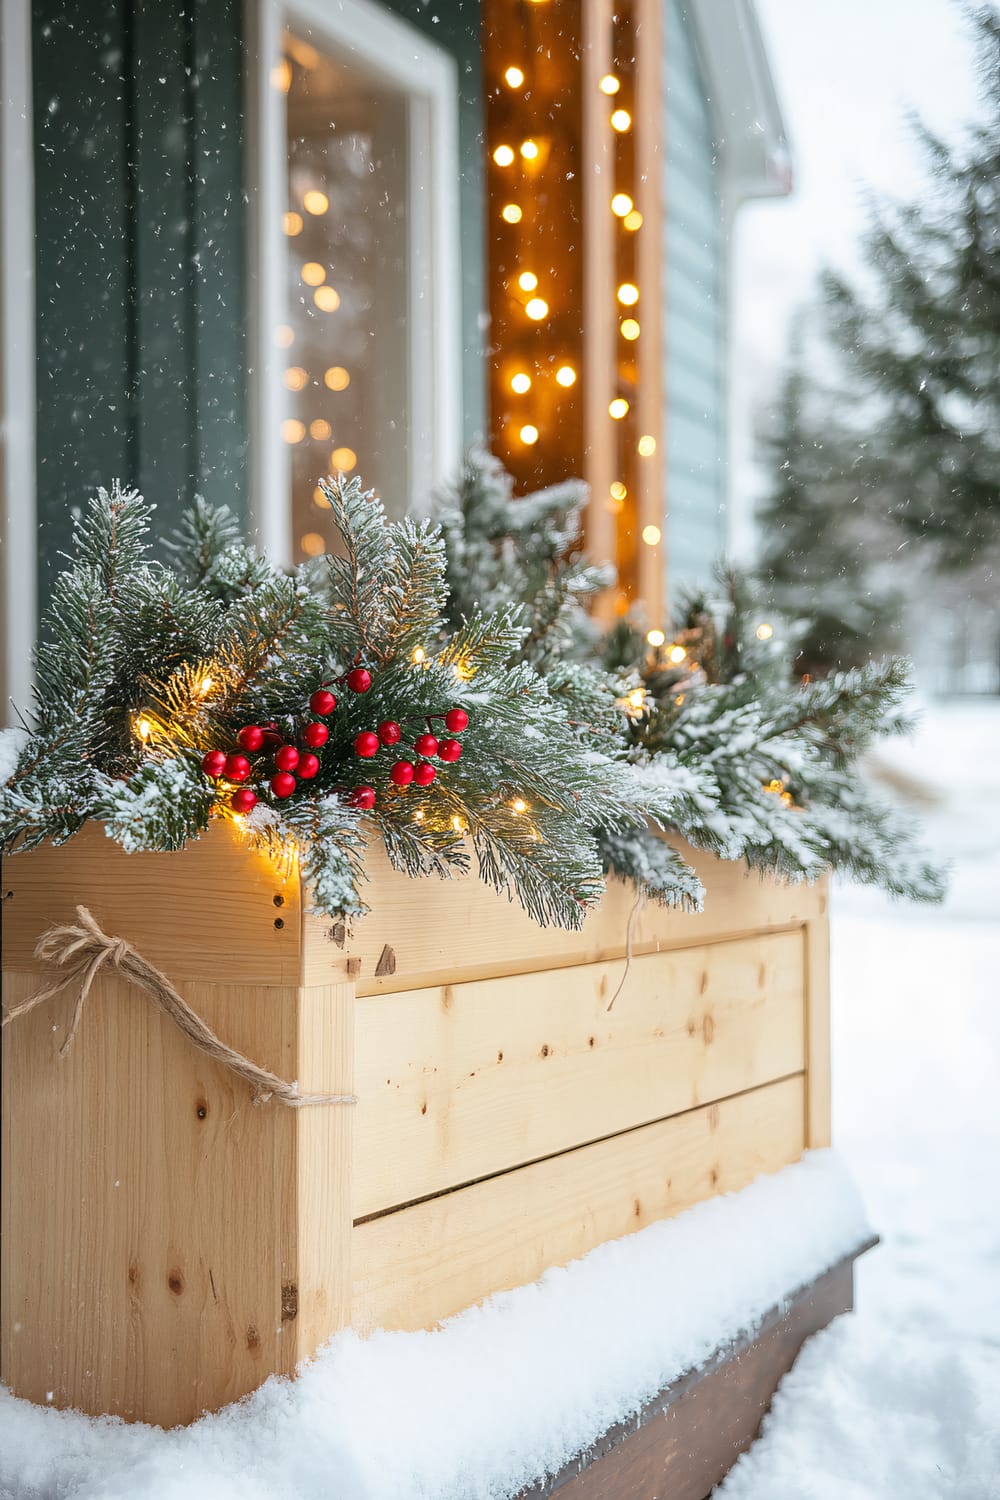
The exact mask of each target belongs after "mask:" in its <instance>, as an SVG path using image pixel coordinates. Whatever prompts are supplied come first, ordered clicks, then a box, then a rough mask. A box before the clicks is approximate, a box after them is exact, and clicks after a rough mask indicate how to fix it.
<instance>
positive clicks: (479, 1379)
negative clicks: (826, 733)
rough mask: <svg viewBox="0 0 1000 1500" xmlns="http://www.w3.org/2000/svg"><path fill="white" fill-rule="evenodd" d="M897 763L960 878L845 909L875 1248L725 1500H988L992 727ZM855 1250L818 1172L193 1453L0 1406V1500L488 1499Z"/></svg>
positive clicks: (995, 928)
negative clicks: (929, 901)
mask: <svg viewBox="0 0 1000 1500" xmlns="http://www.w3.org/2000/svg"><path fill="white" fill-rule="evenodd" d="M886 763H887V765H889V766H890V767H891V769H892V771H893V775H894V779H895V780H896V782H897V783H898V782H899V781H900V780H901V778H905V779H908V780H909V781H910V782H912V783H916V784H917V785H918V786H919V785H922V786H923V787H924V788H925V790H926V793H927V795H928V797H929V799H930V800H929V801H928V802H927V804H926V807H925V813H926V817H927V821H928V825H929V831H930V835H931V839H932V841H933V842H934V843H935V845H936V846H937V847H938V848H939V849H941V850H942V851H944V852H945V853H948V854H950V855H952V856H953V857H954V859H955V861H956V872H955V881H954V888H953V894H952V896H951V898H950V899H949V902H948V904H947V906H946V907H945V908H944V909H943V910H941V911H940V912H927V911H921V910H919V909H917V910H914V909H911V908H905V907H901V906H899V907H897V906H892V905H891V904H890V903H889V902H887V901H885V900H883V899H882V898H881V897H880V896H878V895H877V894H872V893H858V892H851V891H839V892H838V893H837V897H836V902H835V918H834V1061H835V1132H836V1136H837V1141H838V1144H839V1146H840V1148H841V1150H842V1151H843V1153H844V1154H845V1155H846V1157H847V1159H848V1161H849V1162H850V1164H851V1166H852V1168H853V1171H854V1174H855V1177H856V1178H857V1180H858V1181H859V1182H860V1184H861V1186H862V1189H863V1191H864V1193H865V1196H866V1198H867V1200H868V1206H869V1213H870V1218H871V1220H872V1222H873V1223H874V1224H875V1225H876V1226H877V1228H878V1229H879V1230H880V1231H881V1233H882V1235H883V1238H884V1242H885V1243H884V1245H883V1246H882V1248H881V1249H879V1250H878V1251H876V1252H875V1253H873V1254H872V1255H870V1256H869V1257H868V1258H867V1259H866V1261H865V1262H863V1263H862V1266H861V1268H860V1275H859V1281H860V1286H859V1309H858V1312H857V1313H856V1314H855V1315H851V1316H848V1317H845V1318H842V1319H839V1320H838V1321H837V1323H835V1324H834V1325H833V1327H832V1328H831V1329H829V1330H827V1331H826V1332H824V1333H822V1334H820V1335H819V1336H818V1337H817V1338H816V1339H814V1340H812V1341H811V1343H810V1344H809V1345H808V1346H807V1348H806V1349H805V1351H804V1352H803V1354H802V1355H801V1356H800V1358H799V1360H798V1362H797V1364H796V1366H795V1368H794V1369H793V1371H792V1372H791V1374H790V1375H789V1376H788V1377H787V1379H786V1380H785V1382H784V1384H783V1386H782V1388H781V1390H780V1392H779V1394H778V1397H777V1399H776V1402H775V1407H774V1412H773V1415H772V1417H771V1418H770V1419H769V1420H768V1423H767V1425H766V1429H765V1432H764V1435H763V1436H762V1438H761V1439H760V1440H759V1441H758V1442H757V1443H756V1444H755V1446H754V1447H753V1449H752V1450H751V1451H750V1453H749V1454H747V1455H746V1456H745V1457H744V1458H743V1459H742V1460H741V1461H740V1463H739V1465H738V1466H737V1468H736V1469H735V1470H734V1472H733V1473H732V1475H731V1476H730V1477H729V1479H728V1480H727V1481H726V1483H725V1484H724V1485H723V1486H722V1487H721V1489H720V1490H719V1491H718V1496H719V1500H991V1497H1000V1107H998V1103H997V1098H998V1093H1000V1090H998V1083H1000V1007H998V1005H997V1003H996V1001H997V998H998V997H997V993H996V992H997V988H998V982H997V979H996V977H995V976H996V975H997V974H1000V920H998V909H1000V708H998V707H994V706H987V705H983V706H975V705H969V706H954V707H950V708H949V709H948V710H947V711H944V710H937V711H935V712H934V713H933V714H930V715H929V716H928V718H927V722H926V725H925V728H924V731H923V733H922V734H921V736H920V737H919V739H918V740H917V742H916V743H915V744H914V745H913V746H900V747H894V749H893V752H892V756H891V760H890V759H889V758H887V762H886ZM776 1213H777V1214H779V1215H780V1216H781V1217H782V1219H783V1221H784V1222H786V1223H787V1224H789V1226H791V1227H790V1230H789V1233H788V1235H787V1236H782V1239H781V1241H780V1242H779V1243H776V1242H775V1240H774V1236H773V1234H772V1233H771V1225H772V1224H773V1222H774V1215H775V1214H776ZM862 1229H863V1220H862V1217H861V1215H860V1212H859V1208H858V1205H857V1204H856V1202H855V1195H854V1193H853V1189H852V1188H851V1186H850V1184H849V1183H846V1182H845V1181H844V1178H843V1174H842V1173H841V1172H840V1170H839V1168H838V1165H837V1160H836V1158H835V1157H833V1156H831V1154H830V1153H819V1154H816V1155H815V1156H813V1157H812V1158H811V1159H809V1160H807V1161H806V1162H805V1163H803V1164H802V1165H801V1166H797V1167H793V1168H789V1169H788V1170H787V1171H786V1172H785V1173H782V1174H779V1176H778V1177H776V1178H772V1179H762V1180H761V1181H760V1182H759V1183H757V1184H755V1185H754V1186H753V1187H751V1188H749V1189H747V1190H746V1192H745V1193H743V1194H738V1195H734V1196H733V1197H731V1198H729V1199H725V1200H718V1199H716V1200H713V1201H711V1202H709V1203H706V1204H702V1205H699V1206H698V1207H697V1208H695V1209H693V1210H691V1212H690V1213H689V1214H686V1215H683V1216H682V1217H681V1218H679V1219H677V1220H674V1221H670V1222H668V1223H666V1224H662V1225H654V1226H652V1227H651V1228H650V1229H647V1230H644V1231H642V1233H641V1234H638V1235H634V1236H631V1237H630V1238H629V1239H627V1240H623V1241H619V1242H617V1243H616V1244H612V1245H609V1246H604V1247H601V1248H600V1249H599V1250H597V1251H595V1252H594V1254H593V1255H592V1256H590V1257H587V1258H586V1259H585V1260H584V1261H580V1262H577V1263H576V1265H575V1266H573V1267H570V1268H568V1269H567V1270H563V1271H555V1272H550V1273H549V1275H548V1276H547V1277H546V1278H545V1279H544V1280H543V1282H541V1283H540V1284H539V1285H538V1286H536V1287H529V1288H522V1289H519V1290H518V1291H516V1292H513V1293H508V1294H506V1295H505V1296H504V1297H501V1298H498V1299H495V1301H494V1302H493V1303H492V1304H491V1305H488V1306H486V1307H485V1308H483V1309H473V1310H472V1311H471V1312H470V1313H467V1314H463V1315H462V1316H461V1317H460V1318H458V1319H455V1320H453V1321H452V1323H451V1324H449V1325H447V1326H446V1328H445V1329H444V1330H442V1331H441V1332H439V1333H435V1334H402V1335H401V1334H385V1335H379V1336H377V1337H376V1338H374V1339H371V1340H366V1341H361V1340H357V1339H354V1338H352V1337H351V1336H350V1335H346V1336H342V1337H341V1338H340V1339H338V1340H335V1341H334V1343H333V1345H332V1346H331V1348H330V1349H329V1350H328V1351H327V1353H326V1354H324V1356H323V1357H322V1358H321V1359H320V1360H319V1361H317V1362H316V1364H315V1365H314V1366H313V1367H312V1368H311V1369H310V1370H309V1371H308V1372H307V1373H306V1374H305V1375H304V1376H303V1377H302V1378H301V1379H300V1380H299V1381H298V1382H297V1383H296V1384H295V1385H294V1386H292V1385H289V1384H288V1383H287V1382H277V1381H275V1382H271V1383H270V1384H269V1385H268V1386H267V1387H265V1389H264V1390H263V1391H261V1392H260V1393H258V1394H257V1395H256V1396H254V1397H253V1398H251V1399H250V1401H249V1402H248V1403H247V1404H245V1405H244V1406H242V1407H238V1408H231V1409H230V1410H229V1411H227V1412H225V1413H221V1414H220V1415H219V1416H218V1417H216V1418H209V1419H206V1420H205V1421H203V1422H200V1423H198V1424H196V1425H195V1426H194V1427H193V1428H190V1429H186V1430H181V1431H178V1432H173V1433H163V1432H159V1431H157V1430H151V1429H148V1428H140V1427H137V1426H133V1427H126V1426H123V1425H121V1424H117V1423H110V1422H92V1421H89V1420H88V1419H86V1418H83V1417H80V1416H77V1415H74V1414H72V1413H60V1412H55V1411H47V1410H42V1409H39V1408H37V1407H31V1406H28V1405H27V1404H26V1403H23V1402H18V1401H15V1400H14V1399H13V1398H12V1397H10V1396H9V1395H8V1394H6V1393H4V1392H2V1391H0V1500H182V1497H183V1500H189V1497H190V1500H201V1497H203V1496H209V1495H211V1496H212V1497H213V1500H237V1497H239V1500H499V1497H501V1496H507V1495H509V1494H511V1493H512V1492H513V1490H515V1489H516V1487H517V1485H518V1484H519V1483H521V1482H523V1481H524V1480H525V1479H527V1478H528V1477H530V1476H531V1475H532V1474H534V1473H537V1472H539V1470H540V1469H541V1468H543V1467H546V1466H548V1467H558V1466H559V1464H560V1463H561V1462H562V1461H563V1459H564V1458H565V1457H567V1456H568V1455H569V1454H570V1453H571V1452H572V1451H574V1448H579V1446H580V1445H581V1444H582V1443H584V1442H586V1441H587V1440H589V1438H590V1437H591V1436H593V1435H594V1434H595V1433H596V1432H597V1431H599V1430H600V1428H601V1427H602V1426H606V1425H607V1424H608V1423H609V1422H612V1421H614V1420H616V1419H617V1417H618V1416H620V1415H622V1414H623V1412H624V1410H627V1409H629V1407H630V1406H634V1405H636V1404H638V1403H639V1402H641V1400H642V1399H643V1397H644V1395H648V1394H651V1393H652V1391H654V1390H655V1389H656V1388H657V1387H658V1386H659V1385H662V1384H664V1383H666V1381H667V1380H668V1379H670V1378H672V1375H674V1374H676V1373H678V1372H679V1371H680V1370H681V1369H683V1368H685V1367H686V1366H689V1365H690V1363H691V1361H692V1360H693V1359H696V1358H698V1357H701V1356H703V1354H704V1352H705V1351H706V1350H707V1349H708V1348H709V1347H711V1344H712V1343H713V1342H714V1341H715V1340H716V1339H717V1338H718V1336H719V1333H720V1331H722V1330H725V1329H726V1328H731V1329H735V1327H736V1326H738V1325H739V1322H740V1320H741V1319H745V1318H751V1317H753V1316H755V1315H757V1314H759V1312H761V1311H763V1310H764V1308H766V1307H767V1306H768V1305H769V1304H770V1303H771V1302H773V1301H774V1300H775V1297H776V1296H777V1295H778V1294H779V1292H780V1291H781V1290H784V1289H787V1288H788V1287H789V1286H791V1285H794V1284H796V1283H797V1282H799V1281H801V1280H805V1279H807V1278H808V1277H809V1276H811V1275H813V1274H815V1273H816V1271H817V1270H818V1269H819V1268H820V1267H821V1266H823V1265H826V1264H829V1262H830V1261H831V1260H833V1259H836V1258H837V1255H838V1254H839V1253H842V1252H843V1249H844V1247H845V1246H847V1245H848V1244H849V1243H856V1241H857V1238H858V1237H859V1236H860V1234H861V1232H862ZM706 1257H709V1258H710V1259H711V1264H712V1275H711V1276H706V1275H705V1274H704V1270H705V1266H706ZM709 1285H710V1286H712V1287H714V1288H716V1289H722V1290H721V1291H720V1292H719V1293H718V1294H717V1295H716V1294H713V1295H712V1296H708V1295H707V1294H705V1292H704V1288H705V1287H706V1286H709ZM699 1288H700V1289H702V1290H701V1292H700V1293H699ZM372 1413H374V1420H373V1417H372ZM513 1434H517V1435H518V1436H517V1441H516V1442H515V1441H514V1439H513ZM664 1500H669V1497H668V1496H664Z"/></svg>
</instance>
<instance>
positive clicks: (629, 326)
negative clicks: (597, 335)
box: [621, 318, 639, 344]
mask: <svg viewBox="0 0 1000 1500" xmlns="http://www.w3.org/2000/svg"><path fill="white" fill-rule="evenodd" d="M621 335H622V338H623V339H628V341H629V343H630V344H631V343H634V342H635V340H636V339H637V338H638V337H639V325H638V323H637V322H636V320H635V318H623V319H622V326H621Z"/></svg>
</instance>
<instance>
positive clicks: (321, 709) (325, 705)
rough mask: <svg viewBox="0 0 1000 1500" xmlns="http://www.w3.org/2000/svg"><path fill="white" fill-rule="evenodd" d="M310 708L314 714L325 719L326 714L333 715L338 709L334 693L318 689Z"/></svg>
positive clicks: (310, 700) (312, 698) (310, 702)
mask: <svg viewBox="0 0 1000 1500" xmlns="http://www.w3.org/2000/svg"><path fill="white" fill-rule="evenodd" d="M309 707H310V708H311V709H312V711H313V713H314V714H319V715H320V716H321V717H324V716H325V715H326V714H332V713H333V710H334V709H335V708H336V707H337V700H336V698H335V697H334V696H333V694H332V693H329V692H327V690H326V688H317V690H316V692H315V693H313V695H312V697H311V698H310V699H309Z"/></svg>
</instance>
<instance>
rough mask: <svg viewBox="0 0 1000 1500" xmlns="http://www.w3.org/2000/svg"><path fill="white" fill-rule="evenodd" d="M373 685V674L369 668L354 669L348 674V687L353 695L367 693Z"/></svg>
mask: <svg viewBox="0 0 1000 1500" xmlns="http://www.w3.org/2000/svg"><path fill="white" fill-rule="evenodd" d="M371 685H372V674H371V673H370V672H369V670H368V668H367V667H354V668H352V670H351V671H350V672H348V674H347V686H348V687H349V688H350V690H351V692H352V693H367V691H368V689H369V688H370V687H371Z"/></svg>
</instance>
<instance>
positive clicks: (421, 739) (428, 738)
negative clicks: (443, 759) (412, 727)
mask: <svg viewBox="0 0 1000 1500" xmlns="http://www.w3.org/2000/svg"><path fill="white" fill-rule="evenodd" d="M413 748H414V750H415V751H416V752H417V754H418V755H437V753H438V742H437V738H436V737H435V736H434V735H433V734H418V735H417V737H416V739H415V740H414V742H413Z"/></svg>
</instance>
